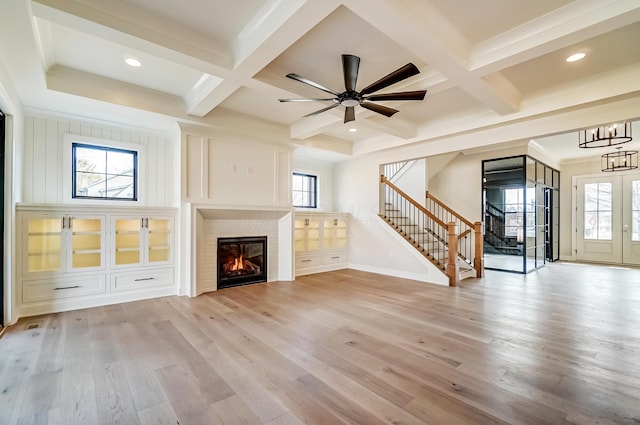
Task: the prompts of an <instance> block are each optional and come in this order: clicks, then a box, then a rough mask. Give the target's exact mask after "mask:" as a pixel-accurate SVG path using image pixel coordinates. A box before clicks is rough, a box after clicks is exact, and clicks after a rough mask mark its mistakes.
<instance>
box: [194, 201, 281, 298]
mask: <svg viewBox="0 0 640 425" xmlns="http://www.w3.org/2000/svg"><path fill="white" fill-rule="evenodd" d="M292 220H293V211H292V210H290V209H286V210H285V209H282V210H278V209H266V208H258V207H246V209H241V208H228V207H226V208H216V207H213V206H210V205H197V206H196V205H191V220H190V223H189V224H188V227H190V230H189V233H190V235H191V238H190V243H189V244H188V246H187V251H190V252H187V253H185V254H186V256H185V258H186V262H185V263H186V265H187V268H188V270H187V275H188V277H189V279H188V280H187V281H188V282H190V284H191V285H190V288H186V290H185V291H184V292H185V293H186V294H187V295H191V296H195V295H199V294H202V293H204V292H210V291H215V290H217V289H218V284H217V279H218V276H217V267H216V264H217V249H218V238H229V237H246V236H259V235H260V236H264V235H266V236H267V239H268V244H267V262H268V263H267V273H268V274H267V282H272V281H278V280H284V281H290V280H293V276H294V273H293V242H292Z"/></svg>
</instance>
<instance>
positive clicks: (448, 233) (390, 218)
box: [379, 175, 459, 286]
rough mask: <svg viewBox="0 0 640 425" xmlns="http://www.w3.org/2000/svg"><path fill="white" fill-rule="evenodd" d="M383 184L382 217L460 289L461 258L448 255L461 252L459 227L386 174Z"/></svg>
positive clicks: (381, 177)
mask: <svg viewBox="0 0 640 425" xmlns="http://www.w3.org/2000/svg"><path fill="white" fill-rule="evenodd" d="M380 183H381V184H380V192H381V197H380V199H381V202H380V212H379V214H380V216H381V217H382V218H383V219H385V220H386V221H387V222H388V223H389V224H390V225H391V226H393V227H394V228H395V229H396V231H398V233H400V234H401V235H402V236H403V237H404V238H405V239H406V240H407V241H409V242H411V243H412V244H413V245H414V246H415V247H416V248H417V249H418V250H419V251H421V252H422V253H423V255H424V256H425V257H426V258H428V259H429V260H430V261H431V262H432V263H433V264H434V265H436V266H437V267H438V268H439V269H440V270H442V271H443V272H444V273H446V274H447V276H448V277H449V286H456V284H457V282H458V279H459V276H458V263H457V261H456V257H457V256H456V255H447V252H448V251H450V252H458V240H459V234H458V225H457V224H456V223H454V222H450V223H446V222H444V221H443V220H441V219H440V218H438V217H437V216H435V215H434V214H432V213H431V212H430V211H428V210H427V209H426V208H425V207H424V206H423V205H420V204H419V203H418V202H416V201H415V200H414V199H412V198H411V197H410V196H408V195H407V194H406V193H404V192H403V191H402V190H400V189H399V188H398V187H396V186H395V185H394V184H393V183H391V182H390V181H389V180H388V179H387V178H386V177H385V176H384V175H381V176H380Z"/></svg>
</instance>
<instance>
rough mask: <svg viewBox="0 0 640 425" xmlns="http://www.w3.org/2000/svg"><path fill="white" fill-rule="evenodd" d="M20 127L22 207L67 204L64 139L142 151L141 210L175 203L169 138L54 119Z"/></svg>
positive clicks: (33, 119)
mask: <svg viewBox="0 0 640 425" xmlns="http://www.w3.org/2000/svg"><path fill="white" fill-rule="evenodd" d="M24 122H25V131H24V157H23V165H24V176H23V179H24V193H23V199H24V202H28V203H43V204H64V203H67V202H69V200H68V199H64V193H65V190H64V189H65V188H64V184H67V182H65V173H66V172H68V170H65V169H64V167H63V165H64V164H65V158H64V155H65V145H64V143H65V135H68V134H71V135H79V136H85V137H91V138H95V139H100V140H104V141H105V142H106V143H108V142H110V141H111V142H118V143H124V144H129V145H132V146H131V147H136V146H138V147H142V148H143V149H144V150H143V152H144V158H143V159H142V161H143V162H144V163H142V162H141V163H140V167H141V169H142V173H143V176H142V181H141V182H142V185H141V187H139V190H140V191H141V194H142V200H143V205H145V206H158V207H166V206H174V205H175V203H176V202H177V200H176V196H177V194H176V193H175V191H174V186H173V185H172V184H171V182H172V179H174V178H177V177H176V176H174V173H177V171H178V163H177V161H178V160H177V159H176V158H174V155H172V153H173V149H172V141H171V140H170V139H169V137H167V136H165V135H163V134H153V133H144V132H141V131H140V132H139V131H134V130H130V129H122V128H118V127H109V126H104V125H99V124H94V123H88V122H81V121H76V120H65V119H58V118H46V117H33V116H25V120H24ZM175 143H177V141H176V142H175ZM67 162H68V163H70V161H67ZM69 192H70V190H69Z"/></svg>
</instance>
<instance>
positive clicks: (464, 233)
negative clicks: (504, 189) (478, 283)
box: [425, 191, 484, 277]
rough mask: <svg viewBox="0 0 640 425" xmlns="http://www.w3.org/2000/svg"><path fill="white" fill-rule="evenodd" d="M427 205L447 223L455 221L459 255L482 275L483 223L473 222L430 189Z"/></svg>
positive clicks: (477, 274)
mask: <svg viewBox="0 0 640 425" xmlns="http://www.w3.org/2000/svg"><path fill="white" fill-rule="evenodd" d="M425 207H426V209H427V211H429V212H430V213H431V214H432V215H434V216H435V217H438V218H439V219H440V220H441V221H443V222H446V223H455V224H456V226H457V227H458V232H459V233H458V257H459V258H460V259H462V260H463V261H465V262H466V263H467V264H469V265H470V266H471V267H473V269H474V270H475V271H476V277H482V274H483V271H484V264H483V249H484V241H483V235H482V223H481V222H479V221H476V222H475V223H472V222H471V221H470V220H467V219H466V218H464V217H463V216H462V215H461V214H459V213H457V212H456V211H454V210H453V209H452V208H450V207H449V206H447V205H446V204H445V203H444V202H442V201H440V200H439V199H438V198H436V197H435V196H433V195H432V194H431V193H429V191H427V192H426V196H425Z"/></svg>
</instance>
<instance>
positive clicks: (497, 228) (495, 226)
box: [484, 202, 523, 255]
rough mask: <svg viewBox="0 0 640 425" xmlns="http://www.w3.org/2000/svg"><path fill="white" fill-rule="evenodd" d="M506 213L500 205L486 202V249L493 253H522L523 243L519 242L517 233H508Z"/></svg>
mask: <svg viewBox="0 0 640 425" xmlns="http://www.w3.org/2000/svg"><path fill="white" fill-rule="evenodd" d="M506 215H507V214H506V213H505V212H504V211H503V210H501V209H500V208H498V206H496V205H494V204H492V203H491V202H487V203H486V208H485V214H484V222H485V236H484V240H485V242H486V244H485V250H486V251H487V252H491V253H492V254H507V255H522V250H523V244H522V243H521V242H520V243H519V242H518V237H517V235H507V234H506V221H507V220H506ZM512 215H513V214H512Z"/></svg>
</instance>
